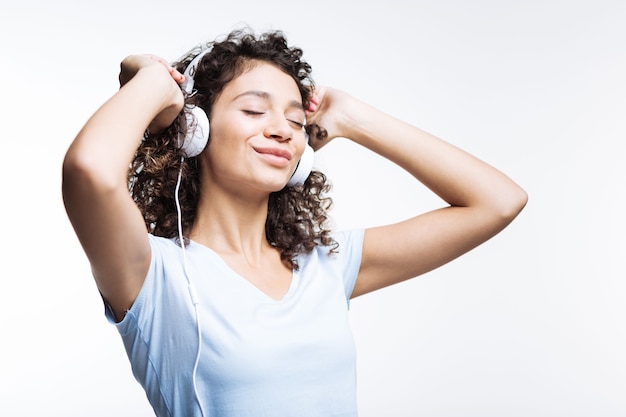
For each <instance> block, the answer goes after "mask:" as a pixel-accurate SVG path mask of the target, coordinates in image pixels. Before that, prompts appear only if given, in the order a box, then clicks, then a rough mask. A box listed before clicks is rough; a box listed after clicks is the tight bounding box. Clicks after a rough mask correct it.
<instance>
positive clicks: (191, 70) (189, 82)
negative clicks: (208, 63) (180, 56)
mask: <svg viewBox="0 0 626 417" xmlns="http://www.w3.org/2000/svg"><path fill="white" fill-rule="evenodd" d="M209 52H211V48H207V49H205V50H204V51H201V52H200V53H199V54H198V55H196V56H195V58H194V59H192V60H191V62H190V63H189V65H187V68H185V72H184V73H183V75H184V76H185V81H183V83H182V84H181V87H182V88H183V90H185V91H186V92H187V94H191V92H192V91H193V85H194V84H195V82H196V81H195V80H194V79H193V76H194V75H196V70H197V69H198V64H199V63H200V60H201V59H202V58H203V57H204V56H205V55H206V54H208V53H209Z"/></svg>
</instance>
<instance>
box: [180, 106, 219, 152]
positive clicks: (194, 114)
mask: <svg viewBox="0 0 626 417" xmlns="http://www.w3.org/2000/svg"><path fill="white" fill-rule="evenodd" d="M185 119H186V121H187V133H186V134H185V135H184V137H183V135H182V134H180V135H179V140H178V143H179V146H180V148H181V150H182V151H183V154H184V155H185V156H186V157H187V158H191V157H194V156H198V155H199V154H200V153H201V152H202V151H203V150H204V148H205V147H206V145H207V143H208V142H209V133H210V130H211V129H210V126H209V117H208V116H207V114H206V113H205V111H204V110H202V109H201V108H200V107H198V106H191V107H189V112H185Z"/></svg>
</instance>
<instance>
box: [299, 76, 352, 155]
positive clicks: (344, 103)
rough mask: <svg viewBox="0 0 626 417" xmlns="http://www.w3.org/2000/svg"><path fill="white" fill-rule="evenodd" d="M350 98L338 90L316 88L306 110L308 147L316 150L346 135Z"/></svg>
mask: <svg viewBox="0 0 626 417" xmlns="http://www.w3.org/2000/svg"><path fill="white" fill-rule="evenodd" d="M352 101H353V99H352V97H351V96H350V95H349V94H347V93H345V92H343V91H340V90H336V89H334V88H329V87H318V88H316V89H315V92H314V93H313V96H312V97H311V100H310V102H309V106H308V108H307V109H306V117H307V125H309V126H311V127H310V128H309V129H308V131H309V135H310V141H309V143H310V145H311V146H312V147H313V149H315V150H318V149H320V148H321V147H323V146H325V145H326V144H327V143H328V142H330V141H331V140H333V139H334V138H336V137H346V135H347V134H348V133H347V132H348V129H347V127H348V125H349V122H348V120H349V119H350V118H349V117H347V116H348V114H349V112H348V110H349V108H350V106H351V104H350V103H351V102H352Z"/></svg>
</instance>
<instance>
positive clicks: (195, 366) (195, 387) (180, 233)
mask: <svg viewBox="0 0 626 417" xmlns="http://www.w3.org/2000/svg"><path fill="white" fill-rule="evenodd" d="M184 161H185V158H184V157H181V158H180V170H179V171H178V180H177V181H176V189H175V191H174V199H175V201H176V212H177V213H178V239H179V240H180V247H181V249H182V253H183V269H184V271H185V277H186V278H187V285H188V288H189V295H190V296H191V302H192V303H193V306H194V310H195V312H196V325H197V327H198V351H197V353H196V360H195V362H194V364H193V374H192V376H191V380H192V383H193V392H194V394H195V396H196V401H197V402H198V406H199V407H200V414H201V415H202V417H204V416H205V414H204V406H203V405H202V400H201V399H200V395H199V394H198V385H197V384H196V373H197V371H198V363H200V352H201V351H202V329H201V327H200V314H199V312H198V304H200V302H199V301H198V295H197V294H196V289H195V287H194V286H193V283H192V282H191V278H189V273H188V271H187V253H186V252H185V240H184V238H183V222H182V217H183V216H182V210H181V209H180V201H179V200H178V190H179V189H180V182H181V178H182V173H183V162H184Z"/></svg>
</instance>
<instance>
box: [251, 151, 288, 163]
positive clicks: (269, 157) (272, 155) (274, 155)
mask: <svg viewBox="0 0 626 417" xmlns="http://www.w3.org/2000/svg"><path fill="white" fill-rule="evenodd" d="M254 150H255V151H256V153H257V154H259V155H260V156H261V157H262V158H263V159H265V160H266V161H268V162H269V163H271V164H272V165H276V166H280V167H284V166H286V165H287V164H288V163H289V161H290V160H291V157H292V156H291V154H290V153H289V152H288V151H286V150H284V149H278V148H254Z"/></svg>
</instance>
